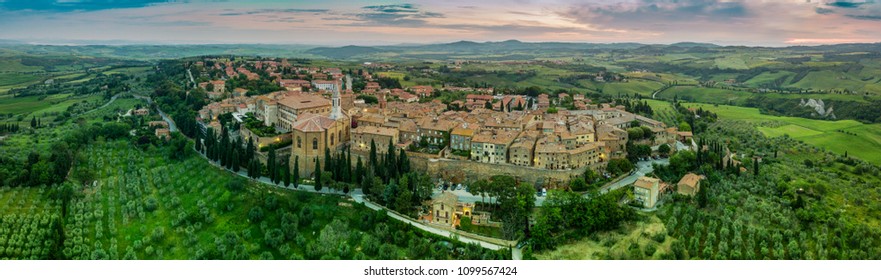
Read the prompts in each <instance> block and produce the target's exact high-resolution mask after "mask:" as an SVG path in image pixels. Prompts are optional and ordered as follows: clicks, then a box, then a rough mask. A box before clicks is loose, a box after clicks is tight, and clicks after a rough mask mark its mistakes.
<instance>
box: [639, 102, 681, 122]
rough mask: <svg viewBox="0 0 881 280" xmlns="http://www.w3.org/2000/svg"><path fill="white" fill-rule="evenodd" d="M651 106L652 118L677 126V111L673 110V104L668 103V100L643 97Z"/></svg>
mask: <svg viewBox="0 0 881 280" xmlns="http://www.w3.org/2000/svg"><path fill="white" fill-rule="evenodd" d="M642 101H645V102H646V103H648V104H649V106H651V107H652V112H653V113H654V114H653V115H652V118H653V119H655V120H659V121H662V122H664V123H665V124H667V126H672V127H676V126H679V118H678V115H679V114H678V113H677V112H676V111H674V110H673V106H672V105H670V102H667V101H663V100H653V99H643V100H642Z"/></svg>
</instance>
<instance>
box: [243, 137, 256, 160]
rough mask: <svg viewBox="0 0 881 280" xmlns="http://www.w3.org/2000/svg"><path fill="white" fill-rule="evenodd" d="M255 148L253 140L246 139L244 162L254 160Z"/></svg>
mask: <svg viewBox="0 0 881 280" xmlns="http://www.w3.org/2000/svg"><path fill="white" fill-rule="evenodd" d="M255 150H256V148H255V147H254V139H251V138H250V137H248V147H247V150H245V162H249V161H251V160H252V159H254V151H255Z"/></svg>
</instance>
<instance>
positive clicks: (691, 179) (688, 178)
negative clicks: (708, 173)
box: [679, 173, 703, 188]
mask: <svg viewBox="0 0 881 280" xmlns="http://www.w3.org/2000/svg"><path fill="white" fill-rule="evenodd" d="M701 179H703V178H702V177H701V176H700V175H697V174H694V173H688V174H685V176H682V179H681V180H679V185H686V186H689V187H692V188H694V187H695V186H697V182H698V181H700V180H701Z"/></svg>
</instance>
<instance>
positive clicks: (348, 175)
mask: <svg viewBox="0 0 881 280" xmlns="http://www.w3.org/2000/svg"><path fill="white" fill-rule="evenodd" d="M343 170H345V174H346V176H345V178H344V179H345V180H346V182H349V183H352V182H353V181H355V180H352V150H351V148H349V149H346V167H345V168H344V169H343Z"/></svg>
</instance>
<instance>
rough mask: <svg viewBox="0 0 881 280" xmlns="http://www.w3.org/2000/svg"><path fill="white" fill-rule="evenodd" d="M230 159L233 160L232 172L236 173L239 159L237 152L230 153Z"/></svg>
mask: <svg viewBox="0 0 881 280" xmlns="http://www.w3.org/2000/svg"><path fill="white" fill-rule="evenodd" d="M232 159H233V160H232V161H233V165H232V172H236V173H238V172H239V164H238V161H239V154H238V153H235V152H234V153H233V154H232Z"/></svg>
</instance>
